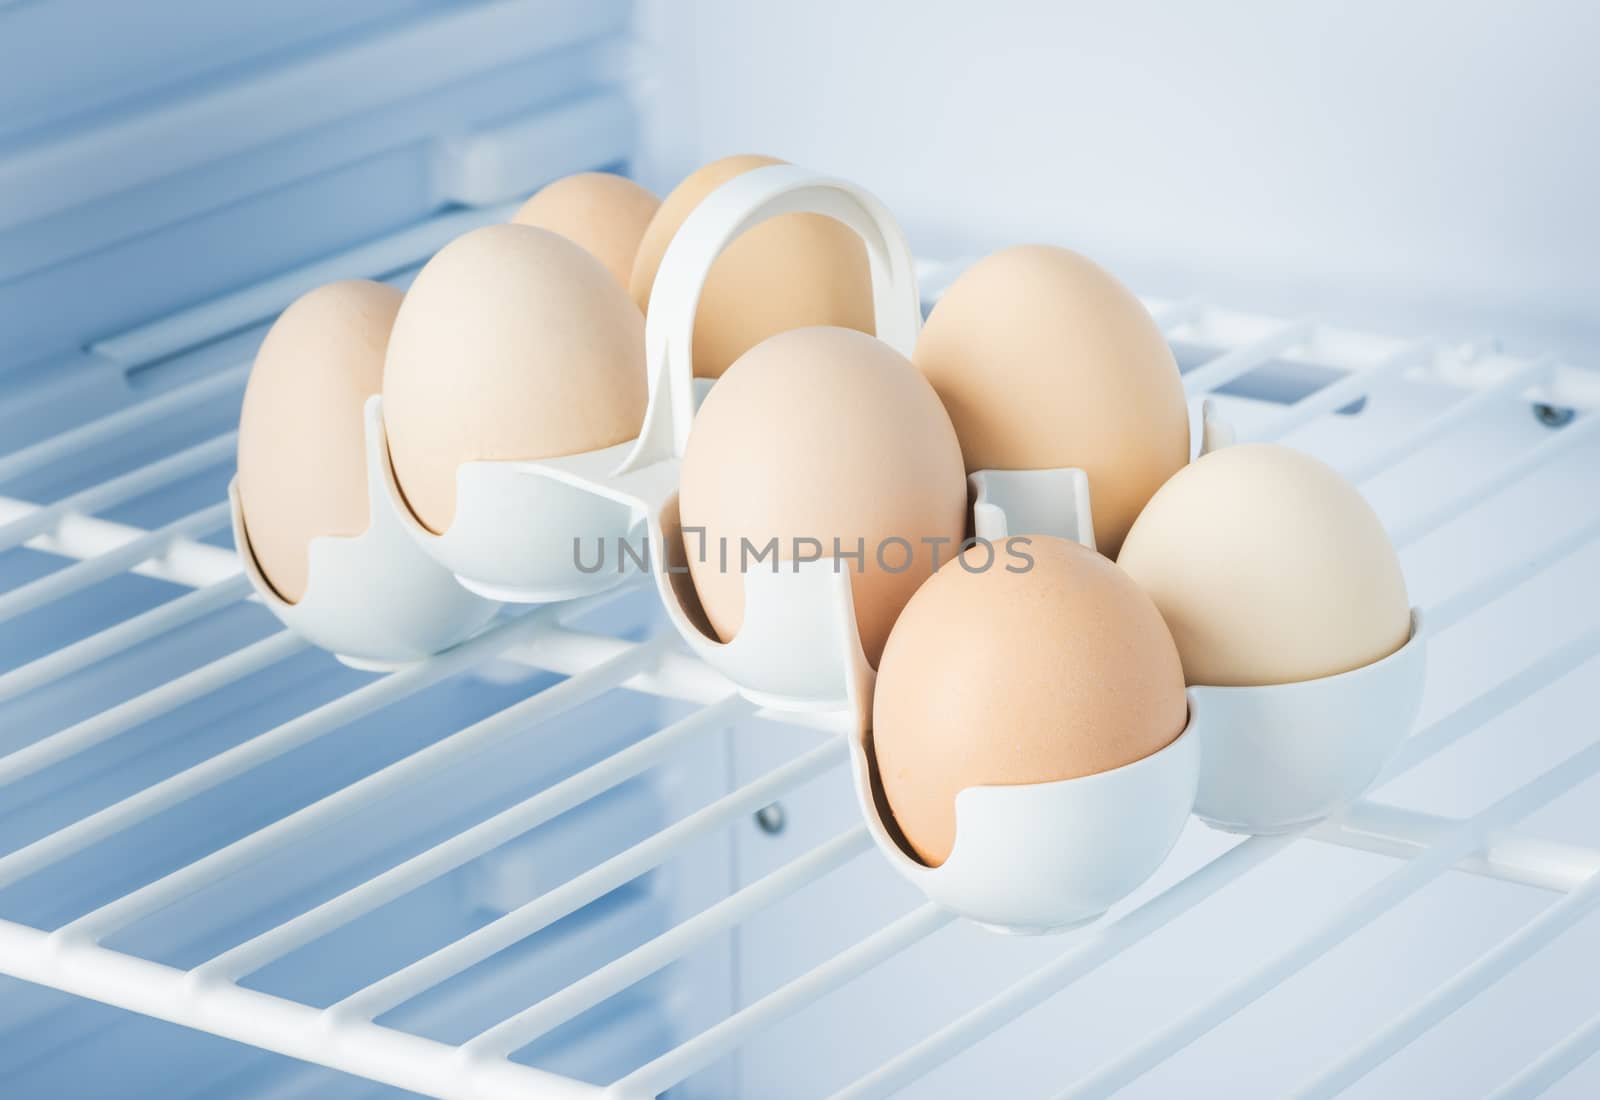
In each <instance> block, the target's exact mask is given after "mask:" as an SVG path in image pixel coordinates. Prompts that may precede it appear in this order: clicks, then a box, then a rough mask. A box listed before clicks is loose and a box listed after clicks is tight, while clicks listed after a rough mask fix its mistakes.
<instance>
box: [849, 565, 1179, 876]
mask: <svg viewBox="0 0 1600 1100" xmlns="http://www.w3.org/2000/svg"><path fill="white" fill-rule="evenodd" d="M1187 722H1188V705H1187V703H1186V701H1185V698H1184V685H1183V669H1182V667H1181V666H1180V664H1179V661H1178V651H1177V648H1176V647H1175V646H1174V645H1173V641H1172V636H1171V635H1170V634H1169V633H1168V632H1167V628H1166V625H1165V624H1164V623H1163V622H1162V620H1161V615H1160V613H1159V612H1158V611H1157V610H1156V608H1155V605H1154V604H1153V603H1151V601H1150V597H1149V596H1147V595H1145V594H1144V592H1142V591H1141V590H1140V589H1139V586H1138V585H1136V584H1135V583H1134V582H1133V581H1132V579H1130V578H1129V577H1128V575H1127V574H1126V573H1124V572H1123V571H1122V570H1121V569H1120V568H1118V567H1117V566H1116V565H1115V564H1113V563H1112V562H1111V561H1109V560H1107V559H1106V558H1104V557H1102V556H1101V555H1099V554H1096V553H1095V552H1094V551H1092V550H1089V549H1087V548H1085V547H1083V546H1080V545H1079V544H1078V543H1075V542H1069V541H1067V540H1065V539H1057V538H1050V537H1047V536H1043V535H1034V536H1020V537H1017V538H1012V539H1008V540H1006V541H1004V542H1000V543H995V544H994V545H993V553H992V558H991V556H990V554H989V552H988V551H986V550H985V549H984V548H983V546H982V545H979V546H974V547H972V548H970V549H968V550H966V551H965V552H963V554H962V557H961V559H960V560H958V561H952V562H950V563H948V564H946V565H944V566H943V567H942V568H940V570H939V571H938V572H937V573H935V574H934V575H933V577H932V578H930V579H929V580H928V582H927V583H926V584H924V585H923V586H922V587H921V588H920V589H918V590H917V593H916V595H915V596H913V597H912V598H911V602H910V603H908V604H907V605H906V608H905V610H904V611H903V612H901V614H900V619H899V621H898V622H896V623H895V626H894V630H893V632H892V633H891V634H890V635H889V644H888V645H887V646H886V647H885V648H884V651H883V661H882V663H881V664H880V665H879V667H878V681H877V693H876V696H875V698H874V700H873V711H872V752H873V757H874V759H875V760H876V763H877V771H878V780H879V782H880V784H881V786H882V792H883V797H884V800H885V802H886V804H887V806H888V809H889V811H890V813H891V814H892V816H893V825H894V826H895V828H896V829H897V830H898V832H899V833H900V835H901V838H902V840H903V841H904V842H905V843H906V845H907V846H908V847H909V848H910V850H911V852H912V853H913V854H915V856H916V857H917V858H918V859H920V860H921V861H922V862H924V863H926V864H928V865H929V866H934V867H936V866H938V865H939V864H941V863H943V862H944V861H945V860H946V859H947V858H949V855H950V851H951V849H952V847H953V846H954V844H955V838H956V818H955V802H956V794H957V793H958V792H960V791H962V790H964V789H966V788H968V787H976V786H1010V785H1015V784H1023V783H1048V782H1054V781H1057V780H1062V779H1076V778H1079V777H1081V776H1086V775H1094V774H1097V773H1099V772H1103V771H1109V770H1111V769H1112V768H1119V767H1122V766H1123V765H1125V764H1131V763H1133V762H1134V761H1136V760H1142V759H1143V758H1145V757H1146V756H1149V755H1150V754H1151V753H1153V752H1156V751H1157V750H1159V749H1161V748H1164V747H1165V746H1167V745H1168V744H1170V743H1171V742H1172V741H1173V740H1174V739H1175V738H1177V736H1178V735H1179V734H1180V733H1182V732H1183V728H1184V726H1185V725H1186V723H1187ZM1096 839H1097V840H1098V841H1099V842H1102V843H1105V844H1109V845H1114V844H1115V843H1116V838H1115V837H1101V838H1096Z"/></svg>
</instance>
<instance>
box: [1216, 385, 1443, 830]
mask: <svg viewBox="0 0 1600 1100" xmlns="http://www.w3.org/2000/svg"><path fill="white" fill-rule="evenodd" d="M1204 424H1205V432H1204V443H1203V445H1202V448H1201V453H1202V454H1205V453H1208V452H1210V451H1213V450H1216V449H1217V448H1219V447H1224V446H1228V445H1230V444H1231V443H1233V441H1234V433H1233V430H1232V428H1231V427H1229V426H1228V425H1227V424H1226V423H1225V422H1224V421H1222V420H1221V419H1220V418H1219V417H1218V416H1217V415H1216V412H1215V410H1214V407H1213V406H1212V403H1211V402H1209V401H1208V402H1206V404H1205V408H1204ZM1426 641H1427V636H1426V631H1425V629H1424V624H1423V620H1422V614H1421V612H1420V611H1419V610H1418V609H1416V608H1412V609H1411V633H1410V636H1409V637H1408V638H1407V639H1406V642H1405V644H1404V645H1402V646H1401V647H1400V648H1399V649H1397V650H1395V651H1394V652H1393V653H1391V654H1389V655H1388V656H1387V657H1383V658H1381V659H1379V660H1377V661H1374V662H1372V663H1371V664H1369V665H1364V666H1362V667H1361V668H1357V669H1352V670H1350V671H1349V672H1342V673H1339V674H1338V675H1335V676H1324V677H1321V678H1319V679H1316V680H1304V681H1301V682H1299V683H1291V684H1266V685H1261V686H1255V687H1212V686H1205V685H1200V684H1196V685H1193V686H1191V687H1190V688H1189V717H1190V721H1191V722H1192V723H1193V724H1194V725H1195V727H1196V728H1197V729H1198V730H1199V733H1200V743H1201V747H1202V751H1201V767H1200V788H1199V792H1198V794H1197V796H1196V799H1195V816H1197V817H1199V818H1200V820H1202V821H1204V822H1205V823H1206V824H1208V825H1210V826H1212V827H1213V828H1216V829H1221V830H1223V831H1225V832H1232V833H1250V834H1258V835H1272V834H1278V833H1288V832H1294V831H1296V830H1298V829H1302V828H1304V827H1306V826H1307V825H1311V824H1314V823H1316V822H1318V821H1321V820H1322V819H1323V818H1326V817H1328V816H1329V815H1330V814H1333V813H1336V812H1338V811H1339V810H1341V809H1343V808H1344V807H1346V806H1348V805H1349V804H1350V803H1352V802H1354V801H1355V800H1356V799H1357V798H1359V797H1361V795H1362V794H1364V793H1365V792H1366V790H1367V788H1368V787H1370V786H1371V785H1372V783H1373V781H1374V780H1376V779H1377V778H1378V776H1379V774H1380V773H1381V772H1382V771H1383V766H1384V765H1385V764H1386V763H1388V761H1389V759H1390V757H1392V756H1393V755H1394V753H1395V750H1396V749H1398V748H1399V747H1400V742H1401V741H1403V740H1405V738H1406V735H1407V734H1409V733H1410V732H1411V728H1412V726H1413V725H1414V724H1415V723H1416V720H1417V714H1418V712H1419V710H1420V709H1421V706H1422V692H1423V688H1424V686H1425V684H1426V681H1427V644H1426Z"/></svg>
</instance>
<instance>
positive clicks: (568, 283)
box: [383, 225, 646, 533]
mask: <svg viewBox="0 0 1600 1100" xmlns="http://www.w3.org/2000/svg"><path fill="white" fill-rule="evenodd" d="M645 400H646V385H645V370H644V318H643V317H641V316H640V315H639V310H638V308H637V307H636V306H634V304H633V301H632V300H631V299H630V298H629V297H628V295H627V292H626V291H624V290H623V289H622V288H621V287H619V286H618V285H617V282H616V280H615V279H613V278H612V277H611V275H610V273H609V272H607V271H606V269H605V267H604V266H602V265H601V263H600V261H599V260H596V259H595V258H594V257H593V256H590V255H589V254H588V253H587V252H585V251H584V250H583V249H581V248H579V247H578V246H577V245H575V244H573V243H572V242H571V241H569V240H567V239H566V238H565V237H561V236H558V235H557V234H555V233H551V232H549V231H548V230H544V229H534V228H531V227H529V226H525V225H488V226H484V227H483V228H481V229H475V230H473V231H472V232H470V233H467V234H466V235H465V236H462V237H458V238H456V239H455V240H453V241H451V242H450V243H449V244H447V245H445V247H444V248H442V249H440V251H439V253H438V255H436V256H434V257H433V259H431V260H429V261H428V263H427V264H426V266H424V267H423V269H422V270H421V271H420V272H418V274H417V278H416V281H415V282H413V283H412V285H411V289H410V290H409V291H408V292H407V294H406V300H405V304H404V305H403V306H401V308H400V313H399V316H398V317H396V318H395V323H394V334H393V336H392V337H391V338H390V340H389V354H388V357H387V359H386V360H385V363H384V370H383V418H384V425H385V426H386V427H387V429H388V432H389V453H390V456H391V458H392V459H393V462H394V472H395V478H396V480H397V481H398V482H399V484H400V488H401V489H402V491H403V492H404V494H405V498H406V502H407V503H408V504H409V505H410V507H411V510H412V513H413V514H414V515H415V516H416V517H417V519H418V520H419V521H420V522H421V523H422V524H423V525H424V526H426V527H427V528H428V529H429V530H431V531H434V532H435V533H439V532H443V531H445V530H447V529H448V528H449V526H450V523H451V521H452V520H453V519H454V518H455V508H456V470H457V468H458V467H459V466H460V465H461V464H462V463H463V462H473V461H499V460H505V459H513V460H515V459H536V458H555V457H558V456H561V455H568V454H576V453H578V452H581V451H593V450H599V449H600V448H603V447H610V446H612V445H614V444H617V443H622V442H624V441H626V440H629V439H632V438H633V437H635V436H637V435H638V434H639V425H640V424H641V423H642V422H643V420H644V407H645Z"/></svg>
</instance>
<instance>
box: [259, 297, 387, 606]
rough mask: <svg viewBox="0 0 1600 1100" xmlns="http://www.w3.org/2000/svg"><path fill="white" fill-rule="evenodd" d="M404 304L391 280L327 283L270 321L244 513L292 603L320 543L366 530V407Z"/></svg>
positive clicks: (278, 586)
mask: <svg viewBox="0 0 1600 1100" xmlns="http://www.w3.org/2000/svg"><path fill="white" fill-rule="evenodd" d="M400 300H401V294H400V291H398V290H396V289H395V288H394V287H392V286H385V285H384V284H382V283H371V282H364V281H351V282H342V283H332V284H330V285H328V286H324V287H319V288H318V289H316V290H313V291H311V292H309V293H308V294H305V295H302V296H301V297H300V298H298V299H296V300H295V301H294V302H293V303H292V304H291V305H290V306H289V308H288V309H286V310H284V311H283V313H282V314H281V315H280V316H279V317H278V319H277V320H276V321H275V322H273V325H272V328H271V329H269V330H268V332H267V336H266V339H265V340H263V341H262V342H261V348H260V350H259V351H258V352H257V353H256V360H255V365H254V366H253V367H251V369H250V378H249V381H248V382H247V383H246V384H245V390H244V403H243V405H242V406H241V408H240V410H239V504H240V511H241V512H242V514H243V517H244V526H245V529H246V531H247V533H248V535H249V539H250V546H249V547H248V550H249V552H251V553H252V554H253V555H254V557H255V562H256V566H257V567H258V568H259V569H260V570H261V574H262V576H264V577H265V578H266V580H267V582H268V583H269V584H271V585H272V587H273V589H274V591H276V592H277V593H278V595H279V596H281V597H283V599H285V600H286V601H288V602H289V603H298V602H299V601H300V599H301V597H303V596H304V595H305V592H306V584H307V581H308V579H309V578H308V577H307V570H308V567H309V559H308V557H307V548H308V546H309V545H310V543H311V540H312V539H314V538H317V537H319V536H340V537H347V538H348V537H353V536H355V535H359V534H361V533H362V532H363V531H365V530H366V529H367V519H368V516H367V473H366V470H367V465H366V453H365V450H364V446H365V444H364V438H365V437H364V432H363V428H362V419H361V415H362V413H361V410H362V406H363V405H364V404H365V403H366V400H367V398H369V397H371V396H372V395H373V394H375V393H377V392H378V388H379V386H380V385H381V383H382V380H383V356H384V349H385V348H386V347H387V346H388V343H389V331H390V328H391V327H392V326H393V324H394V318H395V312H396V311H397V310H398V309H399V308H400ZM246 549H247V548H245V547H240V551H241V552H244V551H245V550H246Z"/></svg>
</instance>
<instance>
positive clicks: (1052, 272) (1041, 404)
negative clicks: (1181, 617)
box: [912, 245, 1189, 557]
mask: <svg viewBox="0 0 1600 1100" xmlns="http://www.w3.org/2000/svg"><path fill="white" fill-rule="evenodd" d="M912 358H913V361H914V362H915V363H916V364H917V366H918V368H920V369H921V371H922V372H923V374H925V375H927V377H928V380H929V381H930V382H932V383H933V388H934V389H935V390H937V391H938V393H939V397H940V399H941V400H943V401H944V404H945V408H947V409H948V410H949V411H950V419H951V421H952V422H953V423H954V424H955V426H956V434H957V435H958V436H959V437H960V439H961V451H962V453H963V454H964V455H965V456H966V462H967V469H968V470H969V471H972V470H981V469H997V470H1040V469H1057V468H1062V467H1077V468H1079V469H1082V470H1083V471H1084V472H1086V473H1087V474H1088V475H1089V489H1090V492H1091V494H1092V495H1093V498H1094V527H1095V540H1096V543H1097V545H1098V546H1099V548H1100V550H1101V551H1103V552H1104V553H1106V554H1107V555H1109V556H1111V557H1115V556H1116V554H1117V550H1118V548H1119V547H1120V546H1121V545H1122V540H1123V537H1124V536H1125V535H1126V534H1127V532H1128V528H1129V527H1131V526H1132V525H1133V521H1134V517H1136V516H1137V515H1138V514H1139V510H1140V509H1141V508H1143V507H1144V504H1145V502H1146V501H1147V500H1149V499H1150V497H1151V495H1152V494H1154V493H1155V491H1156V490H1157V489H1158V488H1160V487H1161V485H1162V483H1163V482H1165V481H1166V480H1167V478H1169V477H1171V476H1172V475H1173V474H1174V473H1176V472H1177V471H1178V470H1179V469H1180V468H1182V467H1183V465H1184V463H1186V462H1188V460H1189V411H1188V404H1187V401H1186V399H1185V397H1184V393H1183V381H1182V379H1181V377H1180V376H1179V373H1178V365H1177V362H1176V360H1174V359H1173V356H1172V351H1171V349H1170V348H1169V347H1168V346H1167V342H1166V340H1165V339H1164V338H1163V337H1162V335H1161V331H1160V329H1158V328H1157V327H1156V324H1155V321H1154V320H1153V319H1152V318H1151V317H1150V314H1149V312H1148V311H1147V310H1146V309H1145V308H1144V306H1143V305H1142V304H1141V303H1140V302H1139V299H1138V298H1136V297H1135V296H1134V295H1133V293H1132V292H1130V291H1129V290H1128V289H1127V288H1126V287H1125V286H1123V285H1122V284H1121V283H1120V282H1118V281H1117V280H1116V279H1115V278H1114V277H1113V276H1112V275H1111V274H1110V273H1109V272H1107V271H1106V270H1105V269H1104V268H1101V267H1100V266H1099V265H1097V264H1095V263H1094V262H1093V261H1091V260H1088V259H1086V258H1085V257H1083V256H1080V255H1078V254H1077V253H1075V252H1070V251H1068V250H1067V249H1064V248H1055V247H1052V246H1048V245H1023V246H1019V247H1016V248H1008V249H1005V250H1004V251H1001V252H996V253H994V254H993V255H991V256H988V257H986V258H985V259H983V260H981V261H979V262H978V263H977V264H975V265H973V266H972V267H971V268H969V269H968V270H967V271H965V272H963V273H962V275H961V277H960V278H958V279H957V280H956V281H955V282H954V283H953V284H951V286H950V288H949V289H948V290H946V291H945V293H944V295H943V296H942V297H941V298H940V299H939V302H938V304H937V305H935V306H934V308H933V312H932V313H931V314H930V315H929V316H928V322H927V325H926V326H925V327H924V328H923V330H922V335H921V337H920V338H919V339H918V341H917V347H916V352H915V354H914V355H913V356H912Z"/></svg>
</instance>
